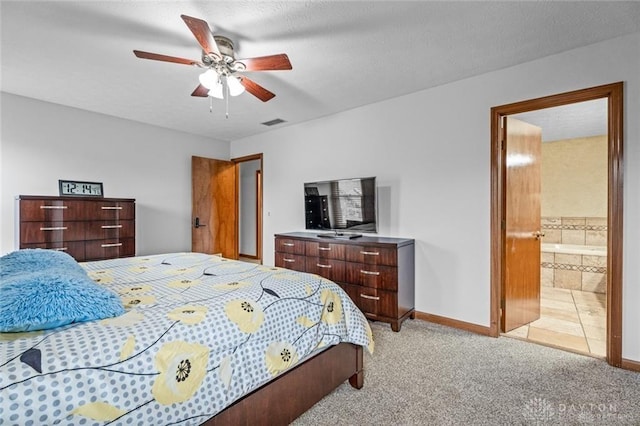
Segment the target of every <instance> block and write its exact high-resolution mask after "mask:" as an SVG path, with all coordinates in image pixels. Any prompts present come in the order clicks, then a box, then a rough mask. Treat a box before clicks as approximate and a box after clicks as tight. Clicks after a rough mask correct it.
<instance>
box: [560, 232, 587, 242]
mask: <svg viewBox="0 0 640 426" xmlns="http://www.w3.org/2000/svg"><path fill="white" fill-rule="evenodd" d="M561 239H562V244H584V242H585V231H584V230H574V229H563V230H562V237H561Z"/></svg>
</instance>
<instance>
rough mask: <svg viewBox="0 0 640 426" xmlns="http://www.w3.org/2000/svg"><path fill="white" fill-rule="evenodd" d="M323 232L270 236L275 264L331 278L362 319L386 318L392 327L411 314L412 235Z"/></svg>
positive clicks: (413, 313) (394, 329) (396, 329)
mask: <svg viewBox="0 0 640 426" xmlns="http://www.w3.org/2000/svg"><path fill="white" fill-rule="evenodd" d="M324 235H325V234H322V236H320V235H317V234H314V233H308V232H290V233H285V234H276V235H275V264H276V266H278V267H282V268H288V269H293V270H296V271H302V272H310V273H313V274H317V275H320V276H323V277H325V278H327V279H329V280H331V281H335V282H336V283H337V284H339V285H340V286H341V287H342V288H343V289H344V290H345V291H346V292H347V294H348V295H349V297H350V298H351V299H352V300H353V301H354V302H355V304H356V305H357V306H358V308H360V310H361V311H362V312H363V313H364V314H365V316H366V317H367V318H369V319H372V320H377V321H384V322H388V323H389V324H391V329H392V330H393V331H400V327H401V326H402V322H403V321H404V320H405V319H407V318H412V319H413V318H415V263H414V262H415V260H414V259H415V243H414V240H413V239H407V238H388V237H373V236H360V237H358V238H354V239H349V238H345V237H342V238H340V237H338V238H336V237H332V238H330V236H331V235H332V234H326V235H327V237H324Z"/></svg>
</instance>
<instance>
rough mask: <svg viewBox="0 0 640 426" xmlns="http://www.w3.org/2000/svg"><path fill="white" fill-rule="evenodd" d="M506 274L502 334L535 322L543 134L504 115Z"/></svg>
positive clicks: (538, 302)
mask: <svg viewBox="0 0 640 426" xmlns="http://www.w3.org/2000/svg"><path fill="white" fill-rule="evenodd" d="M503 120H504V121H503V131H504V138H503V139H502V140H503V141H505V148H504V149H505V150H506V152H505V154H506V155H505V158H506V173H505V189H506V191H505V198H506V199H505V226H504V228H505V247H504V251H505V253H504V256H505V275H504V277H505V278H504V284H503V286H502V318H501V326H502V331H503V332H507V331H510V330H513V329H514V328H518V327H520V326H522V325H525V324H528V323H530V322H532V321H535V320H536V319H538V318H540V240H541V238H542V232H541V226H540V192H541V183H540V181H541V180H540V160H541V159H540V157H541V151H542V130H541V129H540V128H539V127H536V126H534V125H531V124H528V123H525V122H523V121H519V120H516V119H515V118H511V117H505V118H504V119H503Z"/></svg>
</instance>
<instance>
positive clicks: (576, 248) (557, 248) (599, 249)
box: [541, 243, 607, 256]
mask: <svg viewBox="0 0 640 426" xmlns="http://www.w3.org/2000/svg"><path fill="white" fill-rule="evenodd" d="M541 251H542V252H544V253H561V254H582V255H587V256H606V255H607V247H606V246H585V245H580V244H549V243H544V244H541Z"/></svg>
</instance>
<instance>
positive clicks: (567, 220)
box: [562, 217, 587, 225]
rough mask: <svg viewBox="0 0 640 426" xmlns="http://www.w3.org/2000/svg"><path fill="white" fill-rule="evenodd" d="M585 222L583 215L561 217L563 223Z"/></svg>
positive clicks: (580, 223)
mask: <svg viewBox="0 0 640 426" xmlns="http://www.w3.org/2000/svg"><path fill="white" fill-rule="evenodd" d="M585 223H587V219H586V218H584V217H563V218H562V224H563V225H584V224H585Z"/></svg>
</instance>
